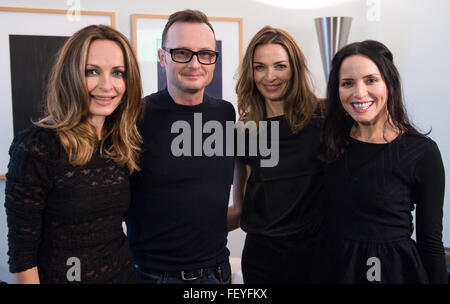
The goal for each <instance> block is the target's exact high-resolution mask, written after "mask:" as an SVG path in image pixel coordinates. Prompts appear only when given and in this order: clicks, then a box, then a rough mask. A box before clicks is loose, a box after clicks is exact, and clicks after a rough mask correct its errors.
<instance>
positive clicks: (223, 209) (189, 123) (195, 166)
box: [126, 89, 235, 271]
mask: <svg viewBox="0 0 450 304" xmlns="http://www.w3.org/2000/svg"><path fill="white" fill-rule="evenodd" d="M200 118H201V121H200V120H199V119H200ZM227 121H229V122H233V123H234V121H235V110H234V108H233V106H232V104H231V103H229V102H227V101H224V100H218V99H214V98H211V97H209V96H207V95H205V96H204V98H203V102H202V103H201V104H199V105H196V106H184V105H180V104H176V103H175V102H174V100H173V99H172V98H171V96H170V95H169V93H168V91H167V89H166V90H163V91H159V92H157V93H155V94H152V95H149V96H147V97H145V109H144V116H143V119H142V122H141V123H140V131H141V134H142V136H143V138H144V145H143V148H144V151H143V154H142V160H141V169H142V171H140V172H138V173H136V174H134V175H133V176H132V178H131V190H132V203H131V206H130V210H129V212H128V214H127V216H126V223H127V231H128V238H129V240H130V244H131V249H132V252H133V255H134V257H135V260H136V263H137V264H138V265H139V266H141V267H143V268H144V269H148V270H151V271H179V270H189V269H195V268H199V267H209V266H213V265H215V264H217V263H218V262H221V261H222V260H224V259H225V258H227V257H228V255H229V251H228V249H227V248H226V243H227V234H228V231H227V223H226V219H227V208H228V201H229V194H230V189H231V184H232V180H233V169H234V156H233V155H230V156H228V155H227V154H226V153H225V140H226V136H225V130H226V122H227ZM207 123H208V124H209V126H213V128H211V130H210V131H209V133H208V132H207V131H206V130H205V132H204V133H203V132H202V129H203V128H205V129H207V128H208V127H207V126H205V124H207ZM214 127H215V128H214ZM220 128H222V131H223V133H224V136H223V141H224V142H223V143H222V144H221V143H220V142H219V140H217V141H216V142H215V145H214V144H211V141H213V138H214V137H213V138H211V137H210V136H216V135H217V136H218V137H217V138H219V137H220V136H219V135H218V134H219V133H220V130H218V129H220ZM217 132H219V133H217ZM214 134H215V135H214ZM183 138H184V139H185V140H184V141H183V140H182V139H183ZM202 143H203V146H202ZM205 146H209V147H213V148H217V150H216V151H217V152H218V154H219V155H220V153H219V152H220V151H219V150H221V151H222V152H223V153H222V154H223V156H219V155H213V156H206V155H205V151H206V150H205V149H201V148H202V147H203V148H205ZM180 151H184V152H185V154H184V155H179V153H181V152H180ZM189 154H190V156H187V155H189ZM231 154H232V153H231Z"/></svg>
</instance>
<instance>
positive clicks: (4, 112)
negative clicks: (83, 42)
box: [0, 7, 115, 179]
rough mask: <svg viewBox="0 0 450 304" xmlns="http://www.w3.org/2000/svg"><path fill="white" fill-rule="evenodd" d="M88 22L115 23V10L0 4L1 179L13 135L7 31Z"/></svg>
mask: <svg viewBox="0 0 450 304" xmlns="http://www.w3.org/2000/svg"><path fill="white" fill-rule="evenodd" d="M74 13H75V14H74ZM91 24H104V25H109V26H111V27H115V13H114V12H99V11H79V12H73V11H71V10H54V9H36V8H18V7H0V66H1V67H2V69H0V92H2V94H1V95H0V109H1V111H0V179H4V178H5V175H4V172H6V171H7V165H8V162H9V155H8V149H9V147H10V145H11V142H12V140H13V136H14V134H13V113H12V89H11V87H12V84H11V66H10V47H9V35H37V36H71V35H72V34H73V33H75V32H76V31H77V30H79V29H81V28H83V27H85V26H88V25H91ZM30 68H32V67H30Z"/></svg>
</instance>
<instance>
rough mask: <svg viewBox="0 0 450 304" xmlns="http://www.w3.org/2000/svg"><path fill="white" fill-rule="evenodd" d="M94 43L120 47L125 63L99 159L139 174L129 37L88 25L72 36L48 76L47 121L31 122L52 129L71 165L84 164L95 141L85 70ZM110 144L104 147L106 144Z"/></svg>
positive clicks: (136, 77)
mask: <svg viewBox="0 0 450 304" xmlns="http://www.w3.org/2000/svg"><path fill="white" fill-rule="evenodd" d="M94 40H111V41H114V42H116V43H117V44H118V45H119V46H120V48H121V49H122V53H123V56H124V61H125V76H124V77H125V84H126V91H125V93H124V95H123V99H122V101H121V103H120V104H119V105H118V107H117V108H116V109H115V111H114V112H113V113H112V114H111V115H109V116H107V117H106V119H105V123H104V126H103V128H104V134H105V135H104V136H103V138H102V141H101V143H100V147H99V149H100V155H101V156H102V157H105V158H107V159H111V160H113V161H114V162H116V163H117V164H119V165H121V166H127V167H128V169H129V171H130V174H131V173H132V172H133V171H134V170H139V165H138V159H139V155H140V151H141V147H140V146H141V143H142V137H141V135H140V134H139V132H138V129H137V126H136V122H137V120H138V117H139V113H140V108H141V97H142V86H141V77H140V71H139V66H138V62H137V59H136V56H135V54H134V52H133V50H132V47H131V45H130V43H129V41H128V39H127V38H126V37H125V36H124V35H122V34H121V33H120V32H118V31H117V30H115V29H113V28H111V27H109V26H105V25H90V26H87V27H85V28H83V29H81V30H79V31H78V32H76V33H75V34H73V36H71V37H70V38H69V39H68V40H67V41H66V43H65V44H64V45H63V46H62V48H61V49H60V51H59V53H58V55H57V58H56V62H55V64H54V66H53V69H52V71H51V74H50V78H49V82H48V86H47V92H46V110H45V111H46V117H45V118H43V119H41V120H40V121H38V122H36V123H35V124H36V125H38V126H40V127H43V128H49V129H54V130H55V131H56V133H57V135H58V137H59V139H60V141H61V144H62V146H63V147H64V149H65V151H66V152H67V154H68V156H69V162H70V163H71V164H72V165H74V166H81V165H84V164H86V163H87V162H88V161H89V160H90V159H91V157H92V155H93V153H94V151H95V149H96V147H97V145H98V139H97V136H96V133H95V128H94V127H93V126H92V125H91V124H90V123H89V122H88V117H89V115H90V112H89V105H90V96H89V93H88V89H87V87H86V81H85V70H86V61H87V55H88V50H89V46H90V45H91V43H92V42H93V41H94ZM106 141H107V142H108V143H109V144H107V145H105V144H104V143H105V142H106Z"/></svg>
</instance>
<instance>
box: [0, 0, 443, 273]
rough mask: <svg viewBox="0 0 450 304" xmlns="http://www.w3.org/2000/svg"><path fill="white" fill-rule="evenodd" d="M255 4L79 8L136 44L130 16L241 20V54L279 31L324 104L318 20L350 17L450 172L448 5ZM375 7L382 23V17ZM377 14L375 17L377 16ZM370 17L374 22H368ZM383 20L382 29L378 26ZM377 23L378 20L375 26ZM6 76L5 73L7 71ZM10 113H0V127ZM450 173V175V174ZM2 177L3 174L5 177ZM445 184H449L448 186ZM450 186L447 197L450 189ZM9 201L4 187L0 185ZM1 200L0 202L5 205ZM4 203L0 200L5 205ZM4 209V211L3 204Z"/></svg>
mask: <svg viewBox="0 0 450 304" xmlns="http://www.w3.org/2000/svg"><path fill="white" fill-rule="evenodd" d="M283 2H285V1H282V0H273V1H272V3H274V4H273V5H266V4H262V3H261V2H260V1H258V0H227V1H210V0H190V1H185V0H183V1H181V0H171V1H147V0H128V1H118V0H117V1H111V0H91V1H87V0H81V9H82V10H99V11H113V12H115V13H116V27H117V28H118V30H120V31H121V32H122V33H124V34H125V35H126V36H128V37H129V38H130V39H131V17H130V15H131V14H134V13H146V14H164V15H168V14H170V13H172V12H174V11H177V10H182V9H185V8H193V9H200V10H202V11H204V12H205V13H206V14H207V15H209V16H214V17H241V18H243V20H244V24H243V25H244V31H243V33H244V37H243V38H244V48H245V47H246V45H247V44H248V42H249V41H250V39H251V37H252V36H253V35H254V34H255V33H256V32H257V31H258V30H259V29H260V28H261V27H263V26H264V25H272V26H275V27H281V28H284V29H286V30H287V31H289V32H290V33H291V34H292V35H293V36H294V37H295V38H296V39H297V41H298V43H299V45H300V47H301V48H302V50H303V52H304V54H305V56H306V58H307V59H308V64H309V68H310V70H311V72H312V74H313V78H314V83H315V85H316V88H317V93H318V95H319V96H324V94H325V79H324V73H323V70H322V62H321V57H320V53H319V46H318V42H317V35H316V32H315V26H314V18H315V17H321V16H350V17H353V22H352V27H351V31H350V36H349V42H353V41H360V40H364V39H376V40H380V41H381V42H383V43H385V44H386V45H387V46H388V47H389V48H390V49H391V51H392V53H393V54H394V60H395V62H396V65H397V67H398V68H399V71H400V74H401V76H402V80H403V88H404V92H405V101H406V106H407V109H408V111H409V113H410V115H411V118H412V120H413V121H414V122H415V123H416V125H418V126H419V127H420V128H422V129H423V130H428V129H429V128H430V127H432V128H433V131H432V133H431V135H430V136H431V137H432V138H433V139H434V140H435V141H436V142H437V143H438V145H439V147H440V150H441V153H442V157H443V159H444V165H445V166H446V167H447V168H450V140H449V139H448V136H447V134H446V133H447V132H448V131H447V130H448V129H449V128H448V127H447V128H446V126H445V123H446V120H448V118H447V117H448V116H449V115H448V113H447V112H446V110H450V105H449V102H448V99H449V98H448V96H447V91H448V90H447V87H448V86H449V84H448V83H449V77H448V75H449V74H448V71H450V59H449V57H448V56H449V55H448V54H450V39H449V38H448V37H449V34H448V30H447V29H448V28H449V27H450V21H449V18H448V17H447V14H448V12H449V11H450V2H449V1H446V0H428V1H424V0H395V1H393V0H379V1H377V0H368V1H366V0H334V1H333V0H320V1H319V0H295V1H293V2H294V3H295V4H296V5H301V4H303V3H304V4H307V3H310V4H311V3H313V4H321V3H331V2H334V3H335V4H333V5H329V6H325V7H319V8H315V9H295V8H281V7H277V6H276V5H277V4H281V3H283ZM66 3H67V1H65V0H53V1H51V0H17V1H16V0H0V6H20V7H33V8H53V9H67V8H68V5H67V4H66ZM377 7H378V8H379V15H377V14H376V13H377ZM374 12H375V15H374ZM368 16H369V17H368ZM373 16H375V17H379V21H371V20H373V18H372V17H373ZM375 19H376V18H375ZM3 68H4V67H3ZM2 115H5V113H1V112H0V119H2ZM447 170H450V169H447ZM0 173H2V172H0ZM447 180H448V179H447ZM449 186H450V185H449V183H448V182H447V189H450V188H449ZM0 192H1V193H4V182H0ZM448 193H449V191H447V195H446V198H445V211H444V244H445V246H446V247H450V201H449V200H450V196H449V194H448ZM2 195H3V194H0V197H2ZM0 202H2V200H1V199H0ZM1 205H3V204H1ZM2 208H3V206H1V207H0V280H2V279H3V280H7V273H4V271H5V269H7V267H6V266H5V263H6V258H5V255H6V223H5V220H4V211H3V210H2ZM243 239H244V233H243V232H242V231H241V230H238V231H235V232H232V233H230V235H229V247H230V249H231V253H232V256H240V255H241V251H242V245H243Z"/></svg>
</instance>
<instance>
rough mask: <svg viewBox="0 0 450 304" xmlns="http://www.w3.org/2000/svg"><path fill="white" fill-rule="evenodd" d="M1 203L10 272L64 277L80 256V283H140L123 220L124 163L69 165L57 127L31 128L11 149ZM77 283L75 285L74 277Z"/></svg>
mask: <svg viewBox="0 0 450 304" xmlns="http://www.w3.org/2000/svg"><path fill="white" fill-rule="evenodd" d="M9 154H10V157H11V158H10V162H9V165H8V173H7V175H6V177H7V180H6V188H5V198H6V200H5V209H6V214H7V221H8V229H9V232H8V245H9V250H8V255H9V266H10V271H11V272H13V273H15V272H22V271H25V270H27V269H30V268H32V267H34V266H37V267H38V272H39V279H40V282H41V283H69V282H68V279H67V272H68V271H69V269H70V268H71V267H72V266H73V264H70V263H69V265H67V262H68V259H69V258H71V257H76V258H78V259H79V262H80V266H81V269H80V275H81V278H80V279H81V281H80V282H79V283H135V282H137V281H138V279H137V275H136V272H135V270H134V262H133V259H132V255H131V252H130V249H129V244H128V241H127V239H126V237H125V235H124V233H123V230H122V221H123V215H124V213H125V211H126V210H127V209H128V206H129V203H130V198H129V195H130V194H129V181H128V170H127V168H124V167H120V166H118V165H117V164H116V163H114V162H113V161H108V160H106V159H103V158H101V157H100V155H99V153H98V151H96V153H95V154H94V155H93V157H92V159H91V160H90V161H89V162H88V163H87V164H86V165H84V166H76V167H74V166H72V165H70V164H69V162H68V157H67V155H66V153H65V151H64V149H63V147H62V146H61V144H60V142H59V138H58V137H57V135H56V133H55V132H54V131H52V130H49V129H44V128H40V127H35V126H33V127H30V128H28V129H26V130H25V131H23V132H21V133H19V134H18V135H17V136H16V137H15V138H14V141H13V143H12V145H11V148H10V150H9ZM74 283H77V281H75V282H74Z"/></svg>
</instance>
